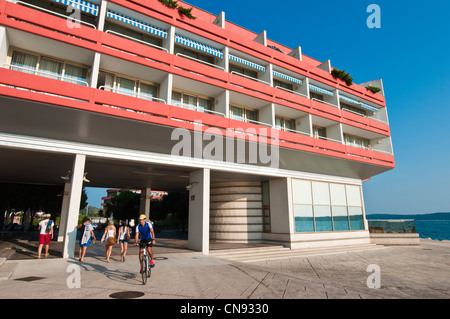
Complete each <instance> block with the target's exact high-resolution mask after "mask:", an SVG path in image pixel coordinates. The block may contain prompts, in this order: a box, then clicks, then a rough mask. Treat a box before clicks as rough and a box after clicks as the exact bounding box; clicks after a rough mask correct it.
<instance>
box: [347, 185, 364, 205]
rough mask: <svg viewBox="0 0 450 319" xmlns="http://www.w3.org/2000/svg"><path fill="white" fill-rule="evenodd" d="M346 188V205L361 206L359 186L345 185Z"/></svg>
mask: <svg viewBox="0 0 450 319" xmlns="http://www.w3.org/2000/svg"><path fill="white" fill-rule="evenodd" d="M345 187H346V189H347V205H348V206H359V207H361V206H362V203H361V191H360V187H359V186H355V185H345Z"/></svg>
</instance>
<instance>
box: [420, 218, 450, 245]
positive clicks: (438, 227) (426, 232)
mask: <svg viewBox="0 0 450 319" xmlns="http://www.w3.org/2000/svg"><path fill="white" fill-rule="evenodd" d="M414 223H415V226H416V233H419V237H420V238H430V239H436V240H450V220H415V221H414Z"/></svg>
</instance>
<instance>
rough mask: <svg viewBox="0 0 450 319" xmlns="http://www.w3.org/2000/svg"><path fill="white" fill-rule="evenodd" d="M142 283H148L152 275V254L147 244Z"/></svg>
mask: <svg viewBox="0 0 450 319" xmlns="http://www.w3.org/2000/svg"><path fill="white" fill-rule="evenodd" d="M142 268H143V270H142V272H141V274H142V284H144V285H145V284H146V283H147V279H148V278H150V276H151V275H152V268H151V267H150V256H149V254H148V251H147V245H145V247H144V253H143V255H142Z"/></svg>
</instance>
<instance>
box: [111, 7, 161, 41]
mask: <svg viewBox="0 0 450 319" xmlns="http://www.w3.org/2000/svg"><path fill="white" fill-rule="evenodd" d="M107 17H108V18H113V19H116V20H118V21H122V22H125V23H128V24H131V25H132V26H135V27H138V28H139V29H142V30H144V31H147V32H148V33H151V34H154V35H156V36H158V37H162V38H167V32H166V31H165V30H163V29H161V28H158V27H155V26H152V25H150V24H148V23H145V22H142V21H139V20H136V19H133V18H130V17H127V16H124V15H123V14H120V13H117V12H114V11H112V10H108V12H107Z"/></svg>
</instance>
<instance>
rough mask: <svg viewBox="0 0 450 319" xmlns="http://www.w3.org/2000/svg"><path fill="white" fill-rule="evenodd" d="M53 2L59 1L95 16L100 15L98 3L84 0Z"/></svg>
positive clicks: (54, 0)
mask: <svg viewBox="0 0 450 319" xmlns="http://www.w3.org/2000/svg"><path fill="white" fill-rule="evenodd" d="M53 2H58V3H62V4H65V5H66V6H72V7H74V8H75V9H79V10H81V11H84V12H87V13H90V14H92V15H94V16H97V15H98V5H96V4H94V3H91V2H88V1H84V0H53Z"/></svg>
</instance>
